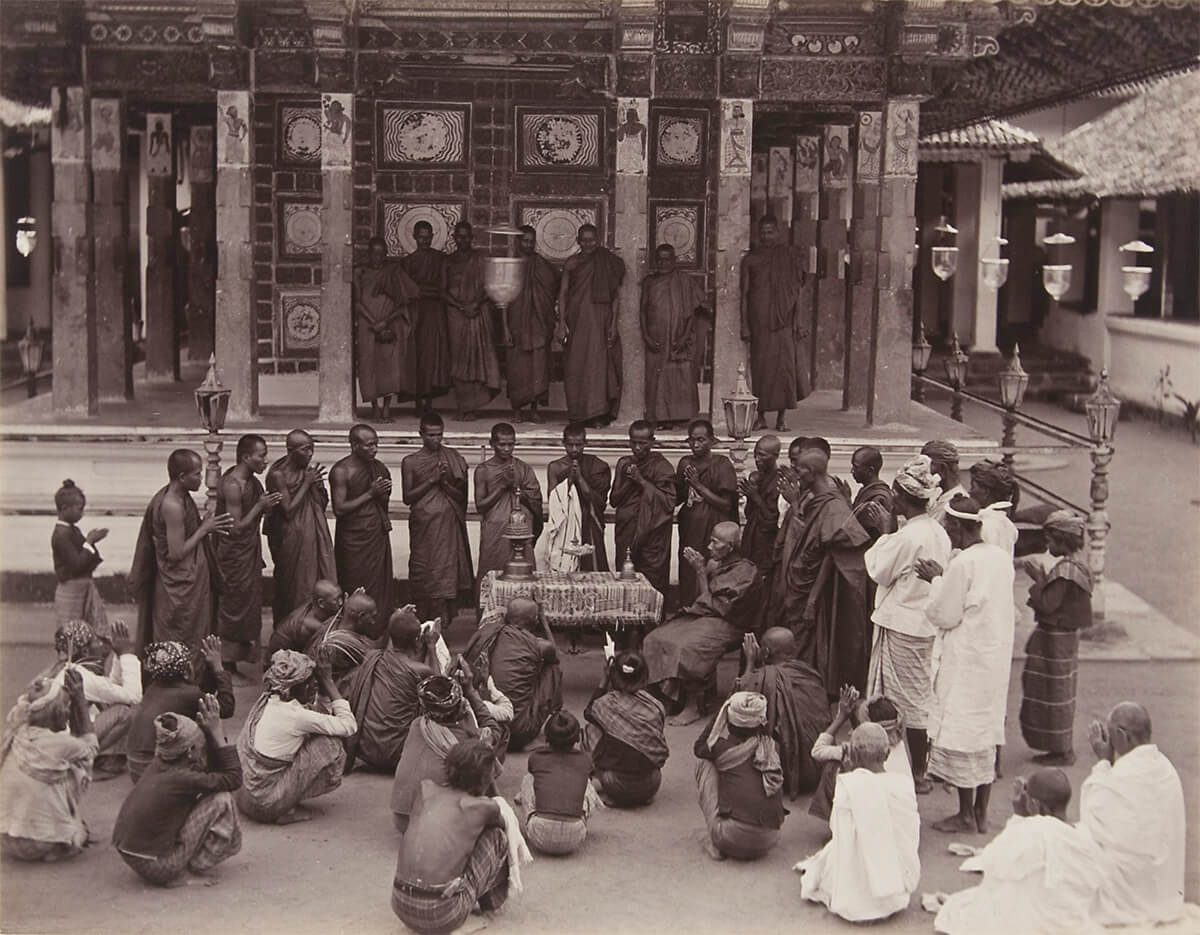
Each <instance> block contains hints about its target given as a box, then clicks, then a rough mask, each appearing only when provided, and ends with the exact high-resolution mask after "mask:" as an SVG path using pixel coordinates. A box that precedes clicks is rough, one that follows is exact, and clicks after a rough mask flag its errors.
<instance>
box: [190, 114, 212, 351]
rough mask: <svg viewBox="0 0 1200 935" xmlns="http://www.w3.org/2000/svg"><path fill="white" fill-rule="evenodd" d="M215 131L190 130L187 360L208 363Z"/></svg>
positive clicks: (208, 128)
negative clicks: (205, 361)
mask: <svg viewBox="0 0 1200 935" xmlns="http://www.w3.org/2000/svg"><path fill="white" fill-rule="evenodd" d="M213 137H214V128H213V127H209V126H199V127H192V145H191V165H190V166H189V168H190V169H191V181H192V210H191V212H190V214H189V216H188V218H189V223H188V231H189V232H190V233H189V236H190V238H191V244H190V251H189V267H188V306H187V323H188V360H208V358H209V355H210V354H212V353H213V340H214V333H213V327H214V326H213V309H214V307H215V300H216V295H215V292H214V290H215V289H216V281H217V269H216V259H217V256H216V230H215V223H216V220H215V217H214V215H215V207H216V203H215V198H214V192H213V160H214V158H215V155H214V152H213V147H214V145H215V142H214V138H213Z"/></svg>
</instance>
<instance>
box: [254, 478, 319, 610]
mask: <svg viewBox="0 0 1200 935" xmlns="http://www.w3.org/2000/svg"><path fill="white" fill-rule="evenodd" d="M303 482H304V472H303V471H301V470H299V469H297V468H296V467H295V466H294V465H292V463H291V461H290V460H289V459H288V458H287V457H283V458H280V459H279V460H278V461H276V462H275V463H274V464H272V465H271V468H270V470H268V471H267V491H268V492H270V493H280V494H283V497H284V502H283V503H280V505H279V506H278V507H276V508H275V509H274V510H272V511H271V512H270V513H268V514H267V518H266V519H265V520H264V521H263V532H264V533H266V536H267V545H268V546H269V547H270V549H271V558H272V560H273V561H274V563H275V570H274V579H275V593H274V598H273V600H272V603H271V606H272V611H273V618H272V619H273V620H274V621H275V623H276V624H278V623H279V622H280V621H282V620H283V619H284V618H285V617H286V616H287V615H288V614H290V613H291V612H292V611H293V610H294V609H295V608H297V607H299V606H301V605H302V604H305V603H307V601H308V599H309V596H310V595H311V593H312V586H313V584H314V583H316V582H317V581H320V580H321V579H325V580H326V581H332V582H333V583H334V584H337V564H336V562H334V560H333V536H332V535H330V532H329V520H328V519H327V518H326V515H325V509H326V507H328V506H329V491H328V490H327V489H326V487H325V482H324V481H315V482H314V483H312V484H311V485H309V488H308V490H307V491H306V492H305V494H304V502H303V503H301V504H300V505H299V506H297V507H296V509H295V511H294V512H293V513H292V515H291V516H290V517H288V516H287V514H286V511H285V510H284V505H285V504H287V503H291V502H292V501H293V500H294V498H295V497H296V496H297V495H298V494H299V491H300V486H301V484H303Z"/></svg>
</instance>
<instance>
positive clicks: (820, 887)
mask: <svg viewBox="0 0 1200 935" xmlns="http://www.w3.org/2000/svg"><path fill="white" fill-rule="evenodd" d="M890 750H891V744H890V743H889V742H888V735H887V732H886V731H885V730H884V729H883V728H882V727H880V726H879V725H878V724H860V725H859V726H858V727H856V728H854V733H852V734H851V735H850V750H849V757H850V760H851V762H850V764H849V765H850V766H852V769H851V770H850V771H848V772H843V773H841V774H840V775H839V776H838V778H837V788H836V790H835V791H834V794H833V816H832V817H831V818H830V822H829V825H830V828H831V829H832V831H833V838H832V839H831V840H830V842H829V843H828V844H826V845H825V847H824V848H822V849H821V850H820V851H818V852H817V853H816V854H814V855H813V856H812V857H809V858H808V859H807V860H804V861H801V862H800V863H798V864H796V866H795V868H794V869H796V870H799V871H800V873H801V874H803V876H802V877H801V878H800V895H801V896H802V897H803V898H804V899H807V900H810V901H812V902H819V903H824V904H825V905H826V906H827V907H828V908H829V910H830V911H831V912H833V913H834V914H836V915H839V916H841V917H842V918H843V919H846V920H848V921H850V922H868V921H871V920H873V919H884V918H887V917H888V916H890V915H892V914H894V913H897V912H899V911H900V910H901V909H904V908H906V907H907V906H908V899H909V896H910V895H911V893H912V891H913V890H915V889H916V888H917V883H918V882H919V881H920V879H921V862H920V860H919V859H918V857H917V845H918V843H919V841H920V835H921V816H920V815H919V814H918V813H917V794H916V792H915V791H914V789H913V784H912V777H911V776H901V775H897V774H896V773H889V772H886V771H885V769H884V765H883V763H884V760H886V759H887V757H888V753H889V751H890Z"/></svg>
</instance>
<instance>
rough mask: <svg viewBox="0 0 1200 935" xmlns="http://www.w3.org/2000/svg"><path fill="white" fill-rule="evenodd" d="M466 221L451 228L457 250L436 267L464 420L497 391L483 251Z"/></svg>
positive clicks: (452, 372) (453, 378)
mask: <svg viewBox="0 0 1200 935" xmlns="http://www.w3.org/2000/svg"><path fill="white" fill-rule="evenodd" d="M473 238H474V234H473V233H472V231H471V225H470V224H468V223H467V222H466V221H459V222H458V224H456V225H455V226H454V244H455V246H456V247H457V249H456V250H455V251H454V252H453V253H452V254H450V256H448V257H447V258H446V262H445V265H444V266H443V268H442V299H443V300H444V301H445V303H446V326H447V329H446V330H447V334H448V336H449V339H450V379H451V381H452V382H453V383H454V397H455V401H456V402H457V404H458V419H459V420H460V421H463V422H469V421H470V420H472V419H474V418H475V416H476V414H477V412H478V410H480V409H482V408H483V407H484V406H486V405H487V404H488V403H489V402H491V401H492V400H493V399H495V397H496V394H497V393H499V392H500V362H499V360H497V359H496V347H495V344H496V342H495V339H494V338H493V337H492V319H491V305H490V303H489V302H488V297H487V293H486V292H485V291H484V288H483V277H484V269H483V254H482V253H479V252H478V251H477V250H476V249H475V248H474V246H472V241H473Z"/></svg>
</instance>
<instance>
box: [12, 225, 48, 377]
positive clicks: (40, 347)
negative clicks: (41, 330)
mask: <svg viewBox="0 0 1200 935" xmlns="http://www.w3.org/2000/svg"><path fill="white" fill-rule="evenodd" d="M18 236H19V235H18ZM17 352H18V353H19V354H20V355H21V368H22V369H23V370H24V371H25V390H26V395H27V396H29V397H30V398H32V397H34V396H36V395H37V375H38V371H39V370H41V369H42V358H43V357H44V356H45V354H46V346H45V345H44V344H43V343H42V341H41V339H40V338H39V337H38V336H37V332H36V331H35V330H34V328H33V318H32V316H31V317H30V319H29V325H28V326H27V327H26V328H25V336H24V337H23V338H21V340H20V341H18V342H17Z"/></svg>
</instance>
